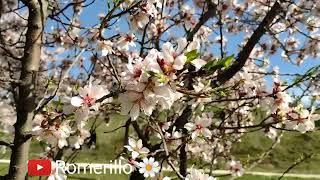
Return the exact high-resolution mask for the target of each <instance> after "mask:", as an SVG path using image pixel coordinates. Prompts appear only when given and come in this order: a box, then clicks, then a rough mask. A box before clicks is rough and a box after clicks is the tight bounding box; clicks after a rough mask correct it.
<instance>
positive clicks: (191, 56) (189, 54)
mask: <svg viewBox="0 0 320 180" xmlns="http://www.w3.org/2000/svg"><path fill="white" fill-rule="evenodd" d="M185 56H186V57H187V63H188V62H191V61H193V60H195V59H197V58H198V57H199V56H200V53H198V51H197V50H196V49H195V50H192V51H190V52H187V53H186V54H185Z"/></svg>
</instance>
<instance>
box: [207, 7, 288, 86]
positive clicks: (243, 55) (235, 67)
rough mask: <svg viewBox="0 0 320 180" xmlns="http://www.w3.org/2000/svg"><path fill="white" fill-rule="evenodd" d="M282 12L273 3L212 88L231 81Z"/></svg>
mask: <svg viewBox="0 0 320 180" xmlns="http://www.w3.org/2000/svg"><path fill="white" fill-rule="evenodd" d="M281 10H282V8H281V6H280V4H279V2H275V3H274V5H273V6H272V7H271V9H270V11H269V12H268V13H267V15H266V16H265V17H264V19H263V20H262V22H261V23H260V25H259V26H258V28H257V29H256V30H255V31H254V32H253V34H252V35H251V37H250V38H249V40H248V42H247V43H246V45H245V46H244V47H243V49H242V50H241V51H240V53H239V54H238V57H237V58H236V61H235V62H234V64H232V65H231V66H230V67H229V68H228V69H226V70H225V71H223V72H222V73H220V74H219V75H218V77H217V79H216V80H214V81H213V83H212V85H213V86H219V85H221V84H224V83H225V82H226V81H228V80H229V79H231V78H232V77H233V76H234V75H235V74H236V73H237V72H238V71H240V70H241V69H242V67H243V66H244V65H245V63H246V61H247V59H248V58H249V56H250V54H251V51H252V50H253V48H254V46H255V45H256V44H257V43H258V42H259V40H260V38H261V37H262V36H263V35H264V34H265V33H266V31H267V29H268V27H269V26H270V24H271V23H272V21H273V20H274V19H275V18H276V16H277V15H278V14H279V12H280V11H281Z"/></svg>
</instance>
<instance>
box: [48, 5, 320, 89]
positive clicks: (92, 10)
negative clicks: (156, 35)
mask: <svg viewBox="0 0 320 180" xmlns="http://www.w3.org/2000/svg"><path fill="white" fill-rule="evenodd" d="M107 1H108V0H96V1H95V3H94V4H93V5H91V6H88V7H86V8H84V9H83V12H82V14H81V16H80V18H81V23H82V25H83V26H88V27H90V26H93V25H96V24H97V23H99V19H98V15H99V14H100V13H103V14H106V13H107V10H108V8H107ZM188 4H191V3H190V1H188ZM66 14H69V15H70V16H71V14H72V9H71V8H70V9H69V11H67V12H66ZM50 24H51V25H53V24H52V22H50V21H49V26H51V25H50ZM118 24H119V28H120V31H123V32H126V31H127V30H128V26H127V23H126V21H125V19H120V23H118ZM114 30H115V29H111V30H106V32H107V33H106V34H105V35H106V36H107V37H109V36H112V33H114ZM175 36H176V37H179V36H181V37H182V36H184V34H183V32H182V31H175ZM285 36H286V34H285V35H283V36H281V37H280V38H284V37H285ZM226 37H227V39H228V44H227V52H228V55H231V54H235V55H237V54H238V52H239V48H238V44H240V43H241V42H242V41H243V39H244V36H243V34H241V33H240V34H237V35H232V36H231V35H226ZM265 37H266V36H264V38H262V41H263V39H265ZM298 38H302V37H298ZM137 47H139V46H137ZM212 52H213V53H214V54H220V50H219V48H218V47H217V46H213V49H212ZM280 54H281V51H278V52H277V53H276V54H275V55H273V56H271V57H268V58H269V60H270V63H271V66H270V71H271V70H272V68H273V67H274V66H278V67H279V68H280V72H281V73H301V74H303V73H304V72H306V71H307V70H308V69H310V68H311V67H313V66H316V65H319V64H320V61H319V59H313V58H308V59H306V60H305V61H304V62H303V63H302V64H301V65H300V66H297V65H293V64H292V63H290V62H288V61H286V60H284V59H283V58H282V57H281V55H280ZM87 66H90V64H87ZM74 73H76V74H77V72H76V71H74ZM288 78H289V77H283V80H289V79H288ZM266 79H267V81H268V84H269V85H270V87H271V84H272V81H271V78H270V77H267V78H266ZM294 91H297V90H294ZM297 93H299V92H298V91H297Z"/></svg>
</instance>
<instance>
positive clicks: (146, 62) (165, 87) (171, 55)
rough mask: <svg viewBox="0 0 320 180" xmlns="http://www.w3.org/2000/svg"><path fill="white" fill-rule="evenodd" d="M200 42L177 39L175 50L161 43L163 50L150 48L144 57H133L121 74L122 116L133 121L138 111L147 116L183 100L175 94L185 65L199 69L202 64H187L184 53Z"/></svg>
mask: <svg viewBox="0 0 320 180" xmlns="http://www.w3.org/2000/svg"><path fill="white" fill-rule="evenodd" d="M198 49H199V42H197V41H192V42H191V43H189V44H188V42H187V40H186V39H185V38H181V39H178V40H177V47H176V48H174V47H173V45H172V44H171V43H169V42H167V43H164V44H163V46H162V51H161V52H159V51H157V50H156V49H151V50H150V51H149V53H148V55H147V56H146V57H145V58H141V57H132V59H129V60H130V61H129V62H128V64H127V66H126V71H124V72H123V74H122V83H123V85H124V88H125V90H126V92H125V93H123V94H121V95H120V97H119V100H120V102H121V106H122V114H124V115H126V114H130V117H131V118H132V120H136V119H137V118H138V117H139V114H140V112H141V111H142V112H144V114H146V115H148V116H150V115H151V114H152V112H153V110H154V109H155V108H156V107H159V108H160V110H161V109H170V108H171V106H172V104H173V103H174V102H175V101H176V100H178V99H179V98H181V97H182V94H181V93H179V92H178V91H177V87H178V86H181V84H179V83H177V81H178V80H179V75H180V74H181V73H183V72H181V71H182V70H183V68H184V66H185V65H186V64H187V63H190V64H192V65H194V66H195V67H196V69H197V70H198V69H200V68H201V67H202V66H203V65H204V64H205V61H203V60H201V59H193V60H192V61H188V58H187V56H186V55H185V54H186V53H187V52H191V51H193V50H196V51H198Z"/></svg>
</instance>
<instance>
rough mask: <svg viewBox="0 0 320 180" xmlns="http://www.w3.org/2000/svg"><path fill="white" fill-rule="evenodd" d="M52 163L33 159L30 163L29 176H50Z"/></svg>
mask: <svg viewBox="0 0 320 180" xmlns="http://www.w3.org/2000/svg"><path fill="white" fill-rule="evenodd" d="M50 174H51V161H50V160H48V159H33V160H29V161H28V175H29V176H50Z"/></svg>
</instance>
